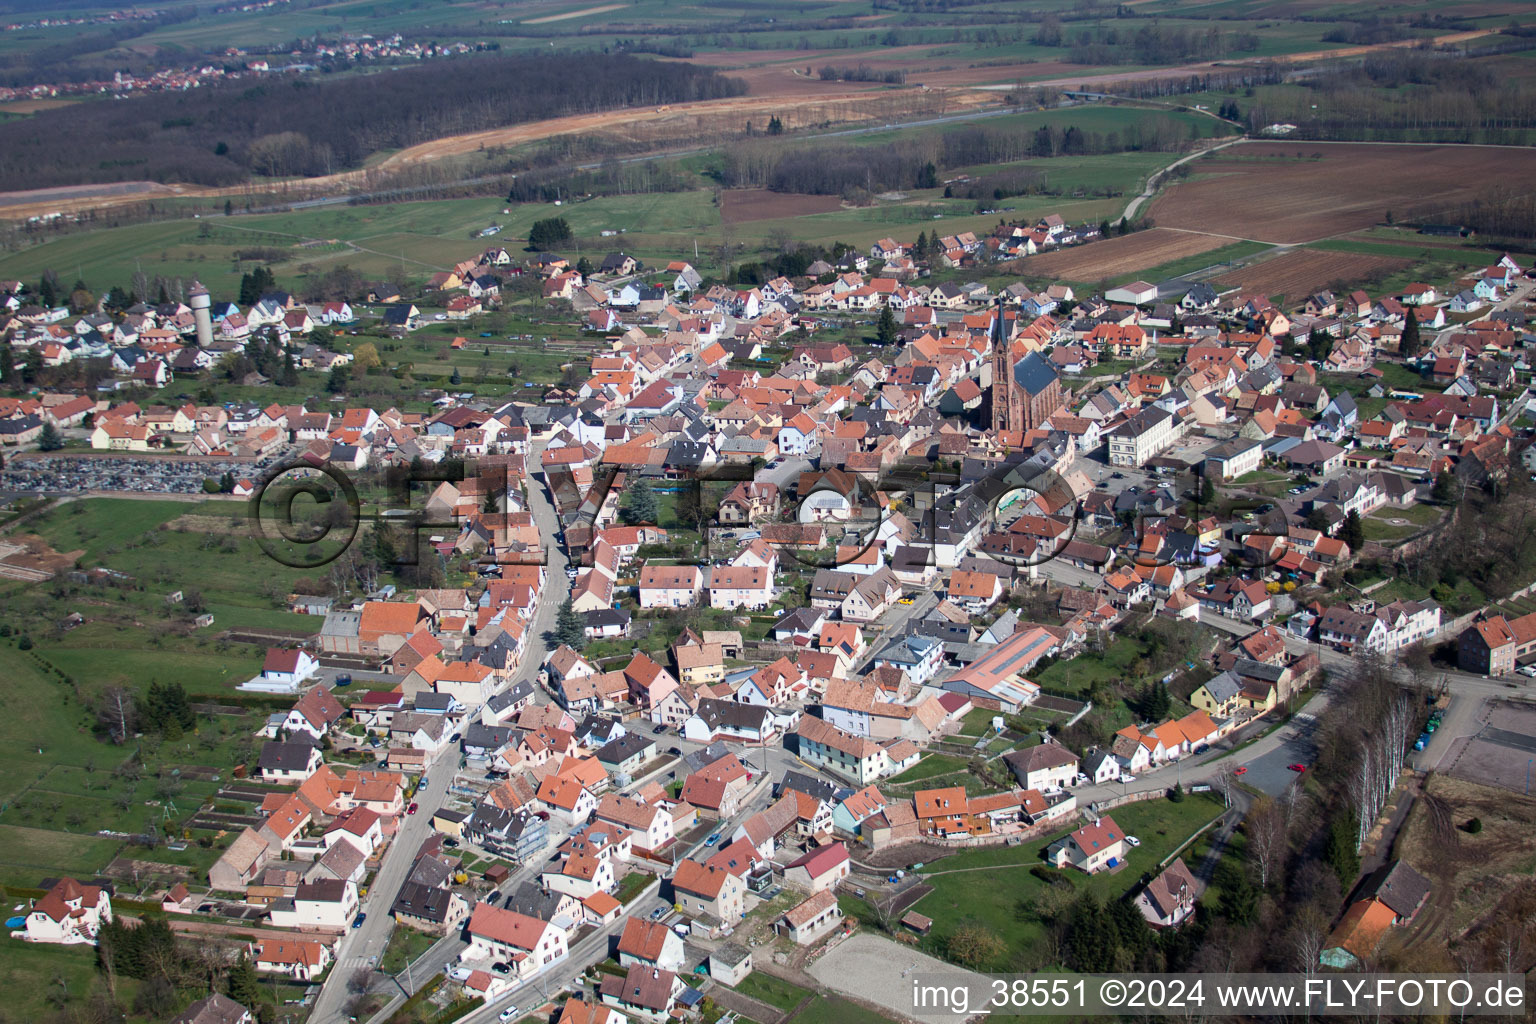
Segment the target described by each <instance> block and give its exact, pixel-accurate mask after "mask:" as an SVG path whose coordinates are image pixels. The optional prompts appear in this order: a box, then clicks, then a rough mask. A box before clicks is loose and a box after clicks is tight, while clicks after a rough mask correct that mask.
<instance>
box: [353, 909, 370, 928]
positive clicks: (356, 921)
mask: <svg viewBox="0 0 1536 1024" xmlns="http://www.w3.org/2000/svg"><path fill="white" fill-rule="evenodd" d="M366 920H368V915H367V914H366V913H364V912H363V911H358V914H357V916H356V917H354V918H353V919H352V927H353V928H361V927H362V926H363V922H364V921H366Z"/></svg>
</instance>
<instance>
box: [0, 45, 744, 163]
mask: <svg viewBox="0 0 1536 1024" xmlns="http://www.w3.org/2000/svg"><path fill="white" fill-rule="evenodd" d="M579 63H580V68H581V76H580V80H579V82H576V81H573V80H572V77H571V69H572V66H573V57H572V55H569V54H565V55H559V54H550V55H538V56H484V57H469V58H464V59H460V60H445V61H440V62H435V63H432V64H428V65H423V66H421V67H415V68H408V69H404V70H399V71H388V72H380V73H377V74H367V75H362V74H359V75H350V76H345V77H341V78H334V79H330V80H327V81H323V82H322V81H316V80H314V79H310V78H291V79H287V78H273V79H266V80H263V81H262V82H260V83H259V84H256V85H247V84H245V83H231V84H228V85H221V86H214V87H209V88H203V89H194V90H190V91H188V92H185V93H156V94H152V95H148V96H142V97H138V98H135V99H129V100H122V101H116V102H111V103H108V102H89V103H78V104H73V105H71V106H69V107H65V108H60V109H57V110H50V111H43V112H40V113H39V114H37V115H35V116H33V117H29V118H23V119H17V120H14V121H10V122H7V123H4V124H0V189H26V188H41V187H45V186H58V185H71V184H82V183H89V182H104V181H123V180H144V179H150V180H156V181H191V182H196V183H199V184H206V185H229V184H234V183H237V182H240V181H243V180H246V179H247V178H249V177H251V176H271V177H277V176H292V175H298V176H307V175H316V174H327V173H331V172H333V171H339V170H343V169H346V168H351V167H357V166H359V165H360V164H361V163H362V162H363V160H364V159H366V158H367V157H368V156H369V155H370V154H372V153H375V152H378V151H379V150H382V149H399V148H404V147H407V146H412V145H415V144H417V143H420V142H426V141H429V140H431V139H435V138H441V137H443V136H445V135H454V134H460V133H464V132H473V131H480V130H484V129H488V128H495V127H500V126H503V125H507V124H516V123H519V122H523V121H534V120H541V119H545V118H552V117H560V116H563V115H568V114H579V113H590V112H593V111H599V110H610V109H614V108H618V107H628V106H641V105H645V106H650V105H659V104H667V103H684V102H689V101H693V100H705V99H717V98H721V97H727V96H738V95H741V94H742V93H743V92H745V90H746V87H745V86H744V85H743V84H742V83H741V82H740V81H738V80H736V79H731V78H726V77H724V76H722V75H720V74H718V73H717V72H715V71H713V70H709V69H705V68H697V67H694V66H692V65H688V64H678V63H663V62H660V61H650V60H644V59H641V58H637V57H630V56H607V57H604V56H601V55H590V54H589V55H584V56H583V57H582V59H581V60H580V62H579ZM81 139H89V140H90V142H91V144H90V147H89V151H90V159H82V152H81V148H80V140H81Z"/></svg>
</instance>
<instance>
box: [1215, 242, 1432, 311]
mask: <svg viewBox="0 0 1536 1024" xmlns="http://www.w3.org/2000/svg"><path fill="white" fill-rule="evenodd" d="M1406 266H1408V261H1407V260H1404V259H1399V258H1397V257H1393V256H1376V255H1369V256H1368V255H1365V254H1363V253H1351V252H1322V251H1319V250H1317V249H1292V250H1290V251H1288V252H1285V253H1283V254H1282V255H1279V256H1276V257H1275V258H1274V259H1269V260H1262V261H1260V262H1257V263H1250V264H1249V265H1248V266H1246V267H1243V268H1241V269H1239V270H1231V271H1228V272H1227V273H1225V274H1222V275H1220V276H1219V277H1216V278H1213V279H1212V280H1211V284H1212V285H1214V286H1216V287H1217V288H1219V289H1226V288H1241V289H1242V290H1243V293H1244V294H1245V295H1246V294H1253V295H1266V296H1269V297H1270V298H1272V299H1275V300H1276V301H1277V302H1283V303H1285V304H1287V305H1294V304H1295V303H1296V302H1298V301H1300V300H1301V299H1302V297H1303V296H1306V295H1310V294H1312V293H1313V292H1315V291H1319V290H1321V289H1323V288H1327V287H1329V286H1331V285H1332V284H1334V283H1335V282H1340V281H1342V282H1355V281H1359V280H1361V279H1362V278H1364V277H1367V276H1370V275H1385V274H1388V273H1391V272H1393V271H1396V270H1400V269H1402V268H1403V267H1406Z"/></svg>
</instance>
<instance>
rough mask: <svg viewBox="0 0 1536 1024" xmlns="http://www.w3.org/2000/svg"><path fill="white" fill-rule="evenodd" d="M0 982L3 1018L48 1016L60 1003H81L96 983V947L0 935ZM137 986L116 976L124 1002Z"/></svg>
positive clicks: (44, 1017)
mask: <svg viewBox="0 0 1536 1024" xmlns="http://www.w3.org/2000/svg"><path fill="white" fill-rule="evenodd" d="M0 985H3V986H4V987H5V993H6V996H5V1009H4V1013H5V1019H6V1020H15V1021H41V1020H49V1019H51V1017H50V1015H52V1014H53V1013H55V1012H56V1008H57V1007H59V1006H61V1005H74V1006H81V1005H83V1004H84V1002H85V999H86V997H87V995H89V994H90V993H91V992H92V990H93V989H95V988H96V987H97V986H99V985H100V981H99V980H98V975H97V973H96V949H95V947H93V946H46V945H34V944H33V943H29V942H21V941H19V940H17V939H11V938H8V937H7V938H4V939H0ZM138 986H139V983H138V982H136V981H134V980H132V979H131V978H120V979H119V980H118V995H119V997H121V998H122V999H123V1001H124V1003H125V1005H131V1004H132V1003H133V995H134V993H135V992H137V991H138ZM130 1019H132V1020H143V1019H145V1018H141V1017H138V1016H135V1017H133V1018H130Z"/></svg>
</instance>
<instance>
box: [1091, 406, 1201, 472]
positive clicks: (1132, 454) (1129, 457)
mask: <svg viewBox="0 0 1536 1024" xmlns="http://www.w3.org/2000/svg"><path fill="white" fill-rule="evenodd" d="M1183 432H1184V426H1183V421H1181V420H1180V419H1179V417H1177V416H1176V415H1174V414H1173V413H1171V412H1169V411H1168V410H1167V409H1165V408H1162V407H1161V406H1157V405H1153V406H1148V407H1147V408H1145V409H1143V410H1141V411H1140V412H1138V413H1136V415H1134V416H1132V417H1131V418H1130V419H1128V420H1126V421H1125V422H1124V423H1121V424H1120V425H1119V426H1117V427H1114V428H1113V429H1111V430H1110V431H1109V434H1108V435H1107V438H1108V441H1109V461H1110V464H1111V465H1115V466H1137V467H1139V466H1144V465H1146V464H1147V462H1149V461H1150V460H1151V459H1153V458H1155V457H1156V456H1158V455H1159V454H1161V453H1162V452H1163V451H1165V450H1166V449H1167V448H1168V447H1169V446H1170V445H1172V444H1173V443H1174V442H1175V441H1177V440H1178V439H1179V437H1180V436H1181V435H1182V434H1183Z"/></svg>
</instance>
